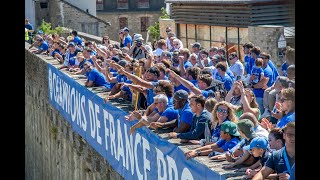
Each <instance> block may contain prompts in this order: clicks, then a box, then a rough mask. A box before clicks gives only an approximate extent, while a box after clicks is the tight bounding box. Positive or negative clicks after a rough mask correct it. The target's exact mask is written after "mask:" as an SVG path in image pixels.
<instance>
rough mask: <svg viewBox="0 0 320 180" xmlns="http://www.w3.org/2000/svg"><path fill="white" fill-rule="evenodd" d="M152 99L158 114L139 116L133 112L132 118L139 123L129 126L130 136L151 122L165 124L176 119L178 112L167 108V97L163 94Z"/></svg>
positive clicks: (170, 107)
mask: <svg viewBox="0 0 320 180" xmlns="http://www.w3.org/2000/svg"><path fill="white" fill-rule="evenodd" d="M153 99H154V104H155V105H156V107H157V109H158V112H157V113H155V114H153V115H149V116H141V114H140V113H138V112H137V111H135V112H134V116H135V118H136V119H138V120H139V122H137V123H136V124H134V125H133V126H131V128H130V134H132V133H133V132H134V131H135V130H136V129H137V128H140V127H142V126H145V125H150V124H151V123H152V122H160V123H165V122H170V121H172V120H175V119H177V118H178V110H175V109H174V108H173V107H172V106H168V97H167V96H166V95H165V94H158V95H156V96H155V97H154V98H153Z"/></svg>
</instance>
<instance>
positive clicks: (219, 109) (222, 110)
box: [217, 108, 228, 113]
mask: <svg viewBox="0 0 320 180" xmlns="http://www.w3.org/2000/svg"><path fill="white" fill-rule="evenodd" d="M217 112H218V113H221V112H223V113H227V112H228V110H226V109H221V108H218V109H217Z"/></svg>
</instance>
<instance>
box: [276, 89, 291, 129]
mask: <svg viewBox="0 0 320 180" xmlns="http://www.w3.org/2000/svg"><path fill="white" fill-rule="evenodd" d="M279 102H280V103H279V106H278V107H277V106H276V107H277V111H279V112H284V113H285V116H283V117H282V118H281V119H280V120H279V121H278V123H277V125H276V127H279V128H283V127H284V126H285V125H286V124H288V123H289V122H293V121H295V89H294V88H292V87H289V88H286V89H282V90H281V92H280V98H279Z"/></svg>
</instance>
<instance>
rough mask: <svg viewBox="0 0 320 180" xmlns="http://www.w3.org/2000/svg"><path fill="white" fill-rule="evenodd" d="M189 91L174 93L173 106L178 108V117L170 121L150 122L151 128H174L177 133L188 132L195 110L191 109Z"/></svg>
mask: <svg viewBox="0 0 320 180" xmlns="http://www.w3.org/2000/svg"><path fill="white" fill-rule="evenodd" d="M188 95H189V94H188V93H187V92H186V91H185V90H179V91H177V92H175V93H174V95H173V107H174V109H177V110H178V114H179V115H178V119H177V120H173V121H170V122H165V123H160V122H153V123H151V124H150V127H151V128H154V129H157V128H174V129H173V131H174V132H177V133H183V132H188V131H189V129H190V127H191V124H192V117H193V112H192V110H191V107H190V104H189V101H188Z"/></svg>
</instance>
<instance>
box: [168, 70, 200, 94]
mask: <svg viewBox="0 0 320 180" xmlns="http://www.w3.org/2000/svg"><path fill="white" fill-rule="evenodd" d="M167 72H169V74H170V76H172V77H174V78H175V79H177V80H178V81H179V82H180V83H181V84H182V85H183V86H184V87H186V88H188V89H190V90H191V91H192V92H193V93H194V94H195V95H199V94H202V93H201V90H200V89H199V88H197V87H195V86H194V85H193V84H192V82H190V81H188V80H186V79H184V78H182V77H181V76H179V75H177V74H176V73H175V72H173V71H172V70H171V69H167Z"/></svg>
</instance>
